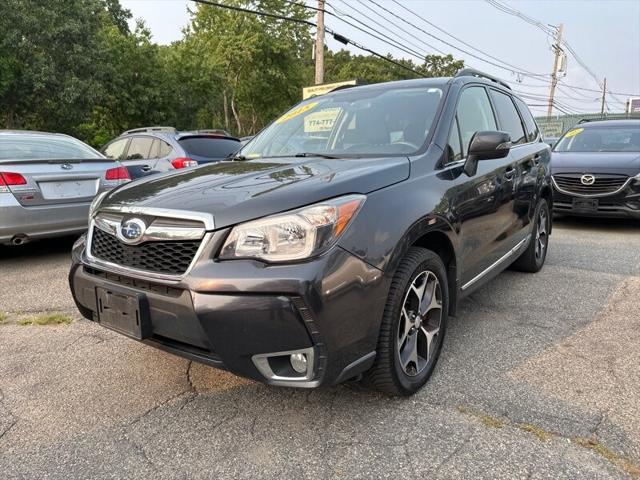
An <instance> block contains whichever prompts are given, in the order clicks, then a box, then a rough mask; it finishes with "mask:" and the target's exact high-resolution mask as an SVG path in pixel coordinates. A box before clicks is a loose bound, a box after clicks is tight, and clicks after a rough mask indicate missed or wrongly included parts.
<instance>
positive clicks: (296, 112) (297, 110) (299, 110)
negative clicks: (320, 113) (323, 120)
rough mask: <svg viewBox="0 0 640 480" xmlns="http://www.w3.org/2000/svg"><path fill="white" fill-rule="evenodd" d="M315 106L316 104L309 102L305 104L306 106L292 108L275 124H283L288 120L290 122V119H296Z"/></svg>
mask: <svg viewBox="0 0 640 480" xmlns="http://www.w3.org/2000/svg"><path fill="white" fill-rule="evenodd" d="M316 105H318V102H311V103H307V104H306V105H302V106H300V107H298V108H294V109H293V110H291V111H289V112H287V113H285V114H284V115H283V116H281V117H280V118H279V119H277V120H276V123H284V122H286V121H288V120H291V119H292V118H295V117H297V116H298V115H300V114H302V113H304V112H308V111H309V110H311V109H312V108H313V107H315V106H316Z"/></svg>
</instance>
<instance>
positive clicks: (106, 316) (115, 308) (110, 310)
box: [96, 287, 151, 340]
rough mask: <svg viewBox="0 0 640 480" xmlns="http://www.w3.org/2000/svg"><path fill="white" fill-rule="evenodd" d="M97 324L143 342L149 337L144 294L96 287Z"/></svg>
mask: <svg viewBox="0 0 640 480" xmlns="http://www.w3.org/2000/svg"><path fill="white" fill-rule="evenodd" d="M96 303H97V306H98V322H99V323H100V325H102V326H103V327H106V328H109V329H110V330H114V331H116V332H118V333H121V334H123V335H126V336H127V337H131V338H133V339H135V340H144V339H145V338H149V337H150V336H151V321H150V320H149V304H148V301H147V297H146V295H144V294H141V293H138V294H133V295H132V294H130V293H125V292H121V291H118V290H116V289H112V288H103V287H96Z"/></svg>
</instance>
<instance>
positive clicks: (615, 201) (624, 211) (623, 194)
mask: <svg viewBox="0 0 640 480" xmlns="http://www.w3.org/2000/svg"><path fill="white" fill-rule="evenodd" d="M553 190H554V191H553V211H554V213H559V214H562V215H575V216H584V217H603V218H604V217H606V218H633V219H640V182H639V181H636V180H631V181H630V182H629V184H628V185H627V186H626V187H625V188H624V189H622V190H621V191H619V192H616V193H615V194H612V195H600V196H580V195H571V194H570V193H569V192H566V191H560V190H559V189H558V188H557V187H556V186H555V185H554V187H553ZM589 203H592V204H591V205H589Z"/></svg>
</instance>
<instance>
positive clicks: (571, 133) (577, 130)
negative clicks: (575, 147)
mask: <svg viewBox="0 0 640 480" xmlns="http://www.w3.org/2000/svg"><path fill="white" fill-rule="evenodd" d="M583 130H584V128H576V129H575V130H571V131H570V132H568V133H567V134H566V135H565V136H564V137H565V138H571V137H575V136H576V135H578V134H579V133H582V131H583Z"/></svg>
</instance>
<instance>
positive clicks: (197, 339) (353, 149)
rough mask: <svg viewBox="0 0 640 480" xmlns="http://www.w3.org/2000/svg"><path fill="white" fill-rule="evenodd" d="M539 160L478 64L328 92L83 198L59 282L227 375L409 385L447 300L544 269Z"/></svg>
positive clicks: (440, 333) (427, 362)
mask: <svg viewBox="0 0 640 480" xmlns="http://www.w3.org/2000/svg"><path fill="white" fill-rule="evenodd" d="M549 162H550V149H549V146H548V145H547V144H545V143H544V142H543V141H542V138H541V136H540V133H539V131H538V127H537V126H536V123H535V121H534V120H533V117H532V116H531V113H530V112H529V110H528V109H527V107H526V106H525V104H524V103H523V102H522V101H521V100H520V99H518V98H517V97H516V96H515V95H514V94H513V92H512V91H511V90H510V89H509V87H508V86H507V85H506V84H504V83H502V82H500V81H498V80H495V79H492V78H490V77H487V76H486V75H483V74H482V73H480V72H477V71H473V70H463V71H461V72H460V73H459V74H458V75H457V76H456V77H455V78H433V79H420V80H407V81H401V82H391V83H384V84H377V85H367V86H358V87H353V88H349V89H343V90H339V91H335V92H332V93H329V94H327V95H323V96H320V97H314V98H312V99H308V100H305V101H303V102H302V103H300V104H298V105H297V106H295V107H294V108H293V109H291V110H290V111H288V112H287V113H285V114H284V115H283V116H281V117H280V118H278V119H277V120H275V121H274V122H273V123H272V124H271V125H270V126H269V127H267V128H266V129H264V130H263V131H262V132H261V133H260V134H258V135H257V136H256V137H255V138H254V139H253V140H251V141H250V142H249V143H248V144H247V145H246V146H245V147H244V148H243V149H242V150H241V151H240V152H239V153H238V154H237V155H236V156H235V157H234V158H233V159H230V160H228V161H222V162H218V163H216V164H213V165H206V166H203V167H200V168H198V169H193V170H189V169H188V170H183V171H177V172H174V173H171V174H168V175H163V176H162V177H159V178H155V179H149V180H148V181H147V180H142V181H139V182H134V183H132V184H131V185H129V186H127V185H125V186H122V187H120V188H118V189H117V190H116V191H114V192H111V193H108V194H106V195H105V196H103V197H102V198H100V199H98V200H97V201H96V202H95V204H94V207H93V209H92V214H91V227H90V230H89V232H88V234H87V236H86V237H84V238H82V239H81V240H79V241H78V242H77V243H76V245H75V246H74V250H73V264H72V268H71V272H70V282H71V288H72V291H73V295H74V298H75V301H76V304H77V305H78V308H79V309H80V311H81V312H82V314H83V315H84V316H85V317H86V318H88V319H90V320H93V321H96V322H98V323H100V324H101V325H103V326H104V327H107V328H110V329H113V330H116V331H118V332H121V333H123V334H125V335H128V336H129V337H132V338H135V339H137V340H141V341H143V342H145V343H148V344H150V345H154V346H156V347H159V348H162V349H165V350H167V351H170V352H173V353H175V354H178V355H182V356H185V357H187V358H191V359H193V360H196V361H200V362H204V363H207V364H209V365H212V366H216V367H219V368H225V369H228V370H230V371H232V372H234V373H236V374H238V375H244V376H247V377H250V378H253V379H256V380H259V381H262V382H265V383H268V384H271V385H283V386H297V387H307V388H309V387H316V386H318V385H321V384H334V383H338V382H342V381H345V380H348V379H353V378H359V377H360V376H362V375H364V380H365V381H366V382H367V384H368V385H370V386H372V387H375V388H377V389H379V390H382V391H384V392H387V393H389V394H395V395H397V394H401V395H407V394H411V393H413V392H415V391H417V390H418V389H419V388H420V387H421V386H422V385H424V383H425V382H426V381H427V379H428V378H429V376H430V375H431V373H432V371H433V369H434V367H435V365H436V361H437V359H438V356H439V353H440V349H441V347H442V342H443V338H444V335H445V331H446V328H447V321H448V318H449V316H450V315H455V312H456V305H457V304H458V302H459V300H460V299H461V298H463V297H464V296H466V295H469V294H470V293H471V292H473V291H475V290H476V289H477V288H479V287H480V286H481V285H483V284H485V283H486V282H487V281H488V280H489V279H491V278H492V277H494V276H495V275H497V274H498V273H499V272H500V271H502V270H503V269H505V268H507V267H508V266H509V265H514V266H515V267H516V268H518V269H521V270H524V271H528V272H536V271H538V270H540V268H542V266H543V264H544V261H545V256H546V252H547V247H548V240H549V233H550V231H551V216H550V214H549V209H550V207H551V205H552V189H551V178H550V170H549ZM176 205H179V207H176ZM532 294H534V295H535V292H533V293H532ZM150 368H152V366H151V365H150Z"/></svg>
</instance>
